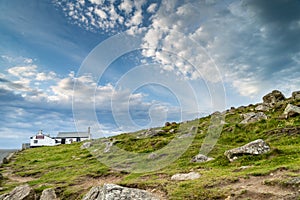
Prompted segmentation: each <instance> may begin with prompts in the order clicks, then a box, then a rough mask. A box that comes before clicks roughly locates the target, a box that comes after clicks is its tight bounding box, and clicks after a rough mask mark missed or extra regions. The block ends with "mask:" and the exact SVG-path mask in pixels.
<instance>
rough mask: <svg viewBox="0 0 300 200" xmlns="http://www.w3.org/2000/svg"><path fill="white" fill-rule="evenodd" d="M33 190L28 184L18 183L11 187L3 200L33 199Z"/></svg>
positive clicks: (34, 197)
mask: <svg viewBox="0 0 300 200" xmlns="http://www.w3.org/2000/svg"><path fill="white" fill-rule="evenodd" d="M35 199H36V195H35V192H34V190H33V189H32V188H31V187H29V185H27V184H26V185H20V186H18V187H16V188H15V189H13V190H12V191H11V192H10V193H9V194H8V195H7V196H6V197H4V199H3V200H35Z"/></svg>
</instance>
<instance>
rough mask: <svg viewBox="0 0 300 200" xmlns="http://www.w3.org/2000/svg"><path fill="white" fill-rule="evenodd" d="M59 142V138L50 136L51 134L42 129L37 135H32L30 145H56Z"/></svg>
mask: <svg viewBox="0 0 300 200" xmlns="http://www.w3.org/2000/svg"><path fill="white" fill-rule="evenodd" d="M58 144H59V142H58V140H56V139H55V138H52V137H50V135H45V134H43V131H42V130H40V131H39V132H38V133H37V134H36V135H35V136H33V137H30V147H41V146H55V145H58Z"/></svg>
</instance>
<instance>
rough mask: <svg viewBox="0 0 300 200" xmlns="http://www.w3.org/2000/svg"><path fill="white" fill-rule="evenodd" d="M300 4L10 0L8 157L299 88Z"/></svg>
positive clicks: (2, 94)
mask: <svg viewBox="0 0 300 200" xmlns="http://www.w3.org/2000/svg"><path fill="white" fill-rule="evenodd" d="M299 35H300V1H297V0H272V1H267V0H240V1H234V0H222V1H221V0H220V1H218V0H153V1H152V0H148V1H147V0H138V1H133V0H53V1H51V0H31V1H22V0H1V1H0V104H1V107H0V113H1V116H2V117H1V118H2V120H1V121H0V148H19V147H20V146H21V143H23V142H28V141H29V137H30V136H32V135H34V134H35V133H36V132H37V131H38V130H40V129H42V130H43V131H44V132H45V133H48V134H51V135H52V136H55V135H56V134H57V132H58V131H75V130H79V131H85V130H87V127H88V126H91V129H92V133H93V135H94V137H103V136H109V135H114V134H118V133H120V132H127V131H132V130H136V129H143V128H148V127H155V126H161V125H163V124H164V122H165V121H182V120H188V119H193V118H196V117H199V116H203V115H206V114H207V113H210V112H212V111H215V110H222V109H225V108H229V107H231V106H239V105H247V104H249V103H257V102H260V101H261V97H262V96H263V95H264V94H266V93H267V92H270V91H271V90H273V89H279V90H281V91H282V92H283V93H284V94H285V95H286V96H290V95H291V92H292V91H295V90H300V79H299V76H300V37H299Z"/></svg>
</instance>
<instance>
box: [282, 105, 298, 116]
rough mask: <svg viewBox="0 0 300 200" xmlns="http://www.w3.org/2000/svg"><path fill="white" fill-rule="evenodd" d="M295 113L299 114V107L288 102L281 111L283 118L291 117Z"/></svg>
mask: <svg viewBox="0 0 300 200" xmlns="http://www.w3.org/2000/svg"><path fill="white" fill-rule="evenodd" d="M297 114H300V107H298V106H294V105H292V104H288V105H287V106H286V107H285V109H284V111H283V116H284V117H285V118H288V117H293V116H295V115H297Z"/></svg>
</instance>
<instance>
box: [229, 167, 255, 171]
mask: <svg viewBox="0 0 300 200" xmlns="http://www.w3.org/2000/svg"><path fill="white" fill-rule="evenodd" d="M250 167H251V166H241V167H239V168H237V169H235V170H233V172H240V171H243V170H245V169H249V168H250Z"/></svg>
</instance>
